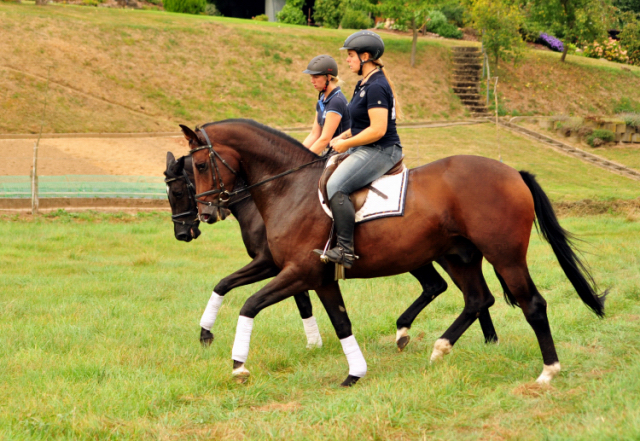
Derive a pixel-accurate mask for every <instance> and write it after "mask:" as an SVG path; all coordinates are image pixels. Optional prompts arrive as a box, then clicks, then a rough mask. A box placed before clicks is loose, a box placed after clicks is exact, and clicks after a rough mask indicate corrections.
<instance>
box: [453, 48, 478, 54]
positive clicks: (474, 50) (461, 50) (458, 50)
mask: <svg viewBox="0 0 640 441" xmlns="http://www.w3.org/2000/svg"><path fill="white" fill-rule="evenodd" d="M452 49H453V51H454V52H478V53H479V52H480V48H479V47H476V46H456V47H454V48H452Z"/></svg>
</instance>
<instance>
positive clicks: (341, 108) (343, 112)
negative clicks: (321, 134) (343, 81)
mask: <svg viewBox="0 0 640 441" xmlns="http://www.w3.org/2000/svg"><path fill="white" fill-rule="evenodd" d="M330 112H333V113H337V114H338V115H340V116H341V117H342V119H341V120H340V124H338V127H337V128H336V132H335V133H334V134H333V135H332V136H331V138H335V137H336V136H338V135H339V134H341V133H342V132H344V131H346V130H349V128H350V127H351V118H350V117H349V104H348V103H347V98H345V96H344V94H343V93H342V91H341V90H340V87H336V88H335V89H333V90H332V91H331V94H330V95H329V96H328V97H326V98H325V96H324V94H322V95H320V99H319V100H318V103H317V104H316V113H317V115H318V124H319V125H320V128H321V129H323V128H324V122H325V120H326V119H327V113H330Z"/></svg>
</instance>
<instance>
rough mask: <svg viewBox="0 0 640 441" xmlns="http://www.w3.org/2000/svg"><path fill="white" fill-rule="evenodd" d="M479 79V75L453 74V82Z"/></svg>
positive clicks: (477, 80) (471, 81) (475, 81)
mask: <svg viewBox="0 0 640 441" xmlns="http://www.w3.org/2000/svg"><path fill="white" fill-rule="evenodd" d="M479 81H480V75H454V76H453V82H454V83H478V82H479Z"/></svg>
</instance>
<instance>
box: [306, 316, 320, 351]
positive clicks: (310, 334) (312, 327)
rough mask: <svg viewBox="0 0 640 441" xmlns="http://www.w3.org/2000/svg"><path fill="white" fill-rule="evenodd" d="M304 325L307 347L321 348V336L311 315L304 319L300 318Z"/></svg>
mask: <svg viewBox="0 0 640 441" xmlns="http://www.w3.org/2000/svg"><path fill="white" fill-rule="evenodd" d="M302 324H303V325H304V332H305V334H307V349H313V348H321V347H322V337H321V336H320V330H319V329H318V323H317V322H316V318H315V317H314V316H311V317H309V318H306V319H302Z"/></svg>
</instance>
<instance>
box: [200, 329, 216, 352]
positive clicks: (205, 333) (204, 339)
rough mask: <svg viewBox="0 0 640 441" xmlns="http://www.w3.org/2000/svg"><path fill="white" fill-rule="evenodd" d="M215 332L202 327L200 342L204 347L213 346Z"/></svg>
mask: <svg viewBox="0 0 640 441" xmlns="http://www.w3.org/2000/svg"><path fill="white" fill-rule="evenodd" d="M213 339H214V336H213V333H212V332H211V331H209V330H207V329H204V328H201V329H200V344H201V345H202V346H203V347H205V348H206V347H208V346H211V343H213Z"/></svg>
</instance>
